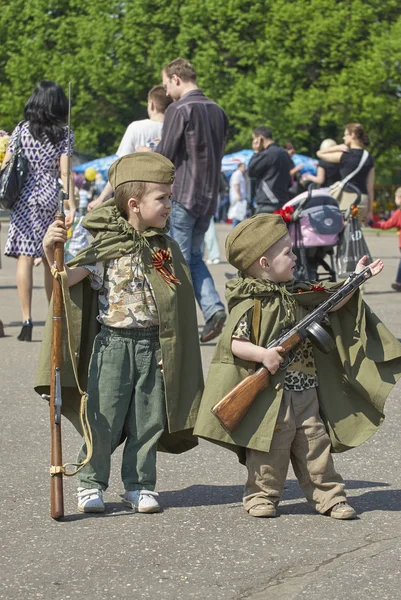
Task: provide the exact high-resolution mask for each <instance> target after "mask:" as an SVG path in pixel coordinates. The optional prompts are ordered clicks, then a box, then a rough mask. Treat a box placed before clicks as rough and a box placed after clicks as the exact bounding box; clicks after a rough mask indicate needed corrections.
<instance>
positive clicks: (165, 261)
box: [152, 248, 181, 285]
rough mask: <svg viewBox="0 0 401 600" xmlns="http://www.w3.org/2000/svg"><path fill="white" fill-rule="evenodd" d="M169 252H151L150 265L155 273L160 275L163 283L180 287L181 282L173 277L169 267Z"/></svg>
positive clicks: (161, 250)
mask: <svg viewBox="0 0 401 600" xmlns="http://www.w3.org/2000/svg"><path fill="white" fill-rule="evenodd" d="M170 259H171V256H170V252H169V251H168V250H163V249H162V248H160V250H157V252H156V251H155V252H153V256H152V264H153V266H154V268H155V269H156V271H158V272H159V273H160V275H161V276H162V277H163V279H164V281H165V282H166V283H167V284H168V285H171V284H172V283H175V284H176V285H181V281H180V280H179V279H178V278H177V277H176V276H175V275H174V273H173V272H172V270H171V266H170Z"/></svg>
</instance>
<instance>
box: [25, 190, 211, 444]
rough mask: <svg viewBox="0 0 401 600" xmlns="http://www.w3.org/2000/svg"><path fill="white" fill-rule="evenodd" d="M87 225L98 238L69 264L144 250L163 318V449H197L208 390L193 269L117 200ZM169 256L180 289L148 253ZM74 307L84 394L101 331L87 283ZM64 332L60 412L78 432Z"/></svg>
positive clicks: (44, 387)
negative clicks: (131, 219)
mask: <svg viewBox="0 0 401 600" xmlns="http://www.w3.org/2000/svg"><path fill="white" fill-rule="evenodd" d="M83 224H84V226H85V227H86V229H88V230H89V231H90V232H91V233H92V234H93V235H94V236H95V239H94V240H93V241H92V243H91V244H90V245H89V246H88V248H85V249H83V250H82V251H81V252H80V253H79V254H78V255H77V256H76V257H75V258H74V259H73V260H72V261H70V262H69V266H78V265H85V264H93V263H95V262H97V261H103V260H104V261H107V260H111V259H113V258H119V257H121V256H123V255H124V254H127V253H129V252H132V251H133V250H135V249H137V250H139V251H140V252H141V253H142V255H143V262H144V268H145V271H146V275H147V277H148V278H149V280H150V283H151V285H152V288H153V291H154V294H155V300H156V305H157V308H158V312H159V319H160V346H161V352H162V360H163V373H164V382H165V394H166V410H167V427H166V432H165V434H164V436H162V438H161V440H160V445H159V449H161V450H167V451H169V452H174V453H179V452H183V451H185V450H189V449H190V448H192V447H194V446H196V444H197V440H196V438H195V437H194V436H193V435H192V431H191V430H192V428H193V427H194V424H195V420H196V416H197V412H198V407H199V402H200V398H201V395H202V390H203V374H202V363H201V355H200V347H199V338H198V326H197V319H196V307H195V298H194V292H193V288H192V282H191V278H190V274H189V269H188V266H187V264H186V262H185V260H184V258H183V256H182V254H181V251H180V249H179V247H178V244H177V243H176V242H175V241H174V240H172V239H171V238H170V237H169V236H167V235H166V234H165V232H164V231H161V230H150V229H149V230H147V231H145V232H144V234H142V235H139V234H138V233H137V232H135V230H134V229H133V228H132V227H131V226H130V225H129V224H128V223H127V221H126V220H125V219H124V218H123V217H122V216H121V215H120V213H119V212H118V210H117V209H116V207H115V205H114V202H113V201H112V200H111V201H109V202H106V203H105V204H104V205H102V207H100V208H98V209H96V210H95V211H93V212H91V213H89V214H88V215H87V217H85V219H84V222H83ZM158 249H165V250H169V251H170V255H171V270H172V272H173V273H174V275H175V276H176V277H178V279H179V280H180V282H181V284H180V285H176V284H172V285H168V284H167V283H166V282H165V281H164V279H163V278H162V276H161V275H160V274H159V272H158V271H156V269H155V268H154V267H153V266H152V262H151V253H152V252H153V251H157V250H158ZM69 292H70V297H71V304H72V320H73V327H72V330H73V337H74V346H75V353H76V357H77V361H78V373H79V381H80V385H81V388H82V389H83V390H85V389H86V386H87V377H88V366H89V360H90V356H91V353H92V346H93V340H94V337H95V335H96V334H97V332H98V331H99V327H100V325H99V323H98V321H97V320H96V316H97V315H98V304H97V292H96V291H95V290H93V289H92V288H91V286H90V282H89V279H88V278H85V279H84V280H83V281H82V282H80V283H78V284H77V285H74V286H73V287H71V288H69ZM51 317H52V307H50V310H49V315H48V318H47V321H46V326H45V332H44V338H43V343H42V347H41V352H40V357H39V368H38V373H37V377H36V382H35V390H36V391H37V392H38V393H39V394H43V393H47V394H48V393H49V382H50V367H51V360H50V356H51V354H50V353H51V339H52V322H51V321H52V320H51ZM65 332H66V328H65V322H64V328H63V367H62V374H61V380H62V396H63V408H62V412H63V414H64V415H65V416H66V417H67V418H68V419H69V420H70V421H71V422H72V423H73V424H74V426H75V427H76V428H77V429H78V431H80V424H79V418H78V415H79V404H80V395H79V393H78V389H77V387H76V384H75V378H74V374H73V370H72V365H71V360H70V356H69V352H68V348H67V336H66V334H65Z"/></svg>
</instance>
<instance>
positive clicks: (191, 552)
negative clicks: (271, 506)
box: [0, 225, 401, 600]
mask: <svg viewBox="0 0 401 600" xmlns="http://www.w3.org/2000/svg"><path fill="white" fill-rule="evenodd" d="M218 229H219V235H220V240H221V243H222V245H223V240H224V236H225V235H226V233H227V231H228V227H227V226H225V225H221V226H219V227H218ZM4 234H5V232H4V228H3V240H2V246H3V247H4ZM368 239H369V243H370V247H371V250H372V253H373V254H374V255H376V256H381V257H382V258H383V259H384V262H385V267H386V268H385V271H384V272H383V274H382V275H381V276H380V277H379V278H376V279H375V280H373V281H370V282H368V284H367V285H366V292H365V294H366V295H365V298H366V301H368V302H369V303H370V304H371V305H372V306H373V307H374V309H375V310H376V311H377V313H378V314H379V316H380V317H381V318H382V319H383V320H384V322H385V323H386V324H387V325H388V326H389V327H390V329H391V330H392V331H393V333H394V334H395V335H396V336H397V337H398V338H401V311H400V300H401V296H400V295H398V294H397V293H395V292H392V291H391V289H390V283H391V281H392V280H393V275H394V273H395V270H396V266H397V264H398V260H399V255H398V250H397V240H396V236H395V235H384V234H379V235H377V234H370V235H369V238H368ZM14 269H15V262H14V261H13V260H11V259H3V269H2V270H0V298H1V302H0V318H1V319H2V320H3V321H4V324H5V327H6V334H7V337H5V338H3V339H0V348H1V375H0V377H1V379H0V381H1V390H2V393H1V399H0V411H1V419H2V432H1V438H0V448H1V451H2V454H1V455H2V461H1V468H2V477H1V488H0V489H1V499H2V503H1V515H0V522H1V534H0V536H1V537H0V539H1V550H0V565H1V566H0V598H6V599H8V600H14V599H18V600H28V599H29V600H31V599H32V600H33V599H37V598H45V599H49V600H66V599H69V598H72V599H78V598H79V599H82V598H85V599H86V600H106V599H111V598H118V599H125V598H127V599H128V598H138V599H140V598H152V599H153V598H157V600H181V599H187V598H190V599H196V600H206V599H209V598H210V599H213V600H242V599H249V600H270V599H272V600H274V599H276V598H280V600H293V599H301V598H308V600H315V599H316V600H321V599H322V598H324V599H325V600H339V599H341V598H347V600H360V599H361V598H363V599H364V600H365V599H373V598H380V599H381V600H387V599H391V600H395V599H398V598H400V597H401V592H400V589H401V576H400V568H401V563H400V540H401V512H400V509H401V473H400V466H401V465H400V449H401V443H400V427H399V423H400V421H401V406H400V402H399V400H400V386H397V387H396V388H395V390H394V391H393V393H392V395H391V397H390V398H389V400H388V403H387V407H386V414H387V418H386V421H385V424H384V425H383V427H382V428H381V430H380V431H379V433H378V434H377V435H376V436H375V437H374V438H373V439H372V440H370V441H369V442H367V443H366V444H364V445H363V446H362V447H361V448H359V449H356V450H354V451H351V452H348V453H346V454H343V455H339V456H337V457H336V464H337V467H338V470H339V471H340V472H341V473H342V475H343V477H344V478H345V479H346V481H347V487H348V490H349V498H350V502H351V504H352V505H353V506H354V507H355V509H356V510H357V511H358V515H359V518H358V520H356V521H354V522H338V521H333V520H330V519H329V518H327V517H323V516H319V515H316V514H314V513H313V511H312V510H311V509H310V508H309V506H308V505H307V504H306V502H305V500H304V498H303V496H302V493H301V492H300V489H299V487H298V485H297V483H296V481H295V479H294V475H293V474H292V473H290V474H289V479H288V481H287V485H286V489H285V493H284V498H283V501H282V504H281V508H280V515H281V516H280V517H279V518H278V519H270V520H263V519H260V520H258V519H253V518H251V517H249V516H247V515H246V514H245V512H244V511H243V509H242V507H241V488H242V485H243V482H244V469H243V467H242V466H240V465H239V464H238V463H237V462H236V459H235V458H234V456H232V455H231V453H229V452H228V451H226V450H223V449H221V448H218V447H215V446H213V445H211V444H208V443H207V442H201V443H200V446H199V447H198V448H197V449H196V450H193V451H192V452H189V453H187V454H185V455H183V456H180V457H169V456H166V455H161V456H160V458H159V483H158V489H159V490H160V492H161V501H162V503H163V506H164V509H165V510H164V513H162V514H158V515H136V514H133V513H132V512H130V511H128V510H125V509H124V508H123V507H122V505H121V503H120V497H119V494H120V493H121V491H122V490H121V486H120V480H119V461H120V453H119V452H118V453H116V456H115V457H114V460H113V476H112V481H111V485H110V488H109V490H108V491H107V493H106V498H105V499H106V502H107V512H106V513H105V514H104V515H99V516H87V515H81V514H78V513H77V511H76V497H75V496H74V492H75V481H74V480H66V481H65V509H66V515H67V516H66V517H65V519H64V520H63V522H55V521H53V520H52V519H50V517H49V499H48V492H49V477H48V474H47V473H48V465H49V456H48V455H49V433H48V412H47V408H46V406H45V404H44V403H43V401H41V400H40V399H39V398H38V397H37V396H36V394H35V393H34V392H33V391H32V384H33V378H34V372H35V367H36V362H37V357H38V351H39V346H40V343H39V342H40V339H41V335H42V326H43V321H44V319H45V314H46V303H45V297H44V290H43V288H42V273H41V271H42V268H41V267H38V268H37V271H36V273H35V275H36V277H35V289H34V313H33V316H34V320H35V327H34V330H33V338H34V341H33V343H31V344H28V343H22V342H18V340H17V339H16V336H17V334H18V331H19V327H20V322H19V321H20V313H19V306H18V300H17V295H16V289H15V282H14ZM212 269H213V274H214V275H215V277H216V282H217V285H218V288H219V290H220V292H221V293H223V288H224V282H225V273H226V272H233V270H232V268H230V267H229V265H227V264H224V263H223V264H220V265H217V266H213V267H212ZM213 349H214V344H213V343H210V344H207V345H205V346H203V349H202V352H203V359H204V366H205V371H207V369H208V365H209V362H210V359H211V356H212V353H213ZM63 434H64V457H65V459H67V458H68V459H73V458H74V457H75V454H76V452H77V449H78V446H79V439H78V437H77V435H76V434H75V432H74V431H73V429H72V428H71V427H70V426H69V424H68V423H66V424H65V426H64V431H63Z"/></svg>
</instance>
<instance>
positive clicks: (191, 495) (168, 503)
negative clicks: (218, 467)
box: [160, 485, 243, 509]
mask: <svg viewBox="0 0 401 600" xmlns="http://www.w3.org/2000/svg"><path fill="white" fill-rule="evenodd" d="M242 490H243V486H242V485H191V486H189V487H187V488H184V489H183V490H173V491H170V492H161V493H160V499H161V504H162V505H163V508H165V509H167V508H178V507H183V506H211V505H218V504H232V503H233V502H241V501H242Z"/></svg>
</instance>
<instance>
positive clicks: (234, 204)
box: [227, 163, 247, 227]
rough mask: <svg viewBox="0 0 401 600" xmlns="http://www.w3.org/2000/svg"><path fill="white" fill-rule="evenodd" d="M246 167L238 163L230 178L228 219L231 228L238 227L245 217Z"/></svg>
mask: <svg viewBox="0 0 401 600" xmlns="http://www.w3.org/2000/svg"><path fill="white" fill-rule="evenodd" d="M245 171H246V165H245V163H240V164H239V165H238V167H237V170H236V171H234V173H233V174H232V175H231V178H230V209H229V211H228V215H227V216H228V218H229V219H231V220H232V222H233V226H234V227H235V225H238V223H240V221H243V220H244V219H245V217H246V207H247V201H246V178H245Z"/></svg>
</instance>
